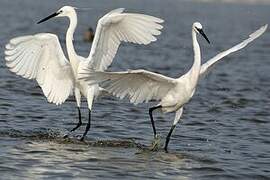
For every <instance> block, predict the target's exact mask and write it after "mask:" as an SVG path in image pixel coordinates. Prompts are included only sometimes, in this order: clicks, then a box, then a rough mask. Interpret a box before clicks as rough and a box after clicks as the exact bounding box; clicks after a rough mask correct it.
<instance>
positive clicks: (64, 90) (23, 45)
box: [5, 33, 74, 105]
mask: <svg viewBox="0 0 270 180" xmlns="http://www.w3.org/2000/svg"><path fill="white" fill-rule="evenodd" d="M5 60H6V65H7V66H8V67H9V69H10V71H12V72H14V73H16V74H17V75H20V76H22V77H24V78H27V79H36V80H37V82H38V84H39V85H40V87H41V88H42V90H43V93H44V95H45V96H46V97H47V99H48V101H49V102H52V103H55V104H57V105H58V104H61V103H63V102H64V101H65V100H66V99H67V98H68V96H69V95H70V93H71V92H72V89H73V84H74V77H73V73H72V69H71V66H70V63H69V62H68V60H67V59H66V58H65V55H64V53H63V51H62V48H61V45H60V43H59V40H58V38H57V36H56V35H54V34H49V33H42V34H36V35H29V36H21V37H16V38H14V39H11V40H10V41H9V43H8V44H7V45H6V50H5Z"/></svg>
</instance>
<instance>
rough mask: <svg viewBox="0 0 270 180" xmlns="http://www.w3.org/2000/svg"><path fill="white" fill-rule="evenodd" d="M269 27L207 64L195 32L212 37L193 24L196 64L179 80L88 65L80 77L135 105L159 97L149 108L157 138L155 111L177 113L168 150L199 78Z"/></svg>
mask: <svg viewBox="0 0 270 180" xmlns="http://www.w3.org/2000/svg"><path fill="white" fill-rule="evenodd" d="M266 29H267V25H265V26H263V27H261V28H260V29H259V30H257V31H255V32H254V33H252V34H251V35H250V36H249V38H248V39H246V40H244V41H243V42H241V43H239V44H237V45H235V46H234V47H232V48H230V49H228V50H226V51H223V52H221V53H219V54H218V55H216V56H215V57H213V58H212V59H210V60H208V61H207V62H206V63H205V64H203V65H201V52H200V47H199V44H198V42H197V37H196V33H200V34H202V35H203V36H204V37H205V38H206V40H207V41H208V42H209V40H208V39H207V37H206V35H205V34H204V33H203V31H202V26H201V24H200V23H194V24H193V26H192V39H193V48H194V63H193V66H192V68H191V69H190V70H189V71H188V72H187V73H186V74H184V75H183V76H181V77H179V78H176V79H174V78H170V77H167V76H164V75H161V74H158V73H153V72H149V71H146V70H129V71H124V72H101V71H97V72H95V71H93V70H91V69H89V68H85V69H84V70H83V71H81V73H80V75H79V78H80V79H83V80H85V81H87V82H88V84H89V85H94V84H100V85H101V86H102V87H104V88H105V89H106V90H107V91H108V92H109V93H111V94H113V95H115V96H116V97H119V98H120V99H122V98H124V97H127V98H128V99H129V100H130V102H131V103H134V104H138V103H142V102H148V101H149V100H160V103H159V104H158V105H157V106H155V107H152V108H150V109H149V114H150V119H151V122H152V126H153V131H154V136H155V137H156V130H155V126H154V121H153V118H152V111H153V110H154V109H157V108H161V110H162V111H163V112H176V114H175V119H174V122H173V125H172V128H171V130H170V132H169V134H168V136H167V138H166V144H165V150H166V151H167V146H168V143H169V140H170V136H171V133H172V131H173V129H174V127H175V125H176V124H177V123H178V121H179V120H180V117H181V115H182V112H183V106H184V104H186V103H187V102H188V101H189V100H190V99H191V98H192V96H193V94H194V92H195V89H196V86H197V83H198V79H199V77H201V76H203V75H204V74H205V73H206V72H208V71H209V69H210V68H211V67H213V65H215V64H216V63H217V62H218V61H219V60H221V59H222V58H223V57H225V56H227V55H229V54H230V53H232V52H235V51H238V50H240V49H242V48H244V47H245V46H246V45H247V44H248V43H250V42H252V41H253V40H255V39H256V38H258V37H259V36H261V35H262V34H263V33H264V32H265V31H266Z"/></svg>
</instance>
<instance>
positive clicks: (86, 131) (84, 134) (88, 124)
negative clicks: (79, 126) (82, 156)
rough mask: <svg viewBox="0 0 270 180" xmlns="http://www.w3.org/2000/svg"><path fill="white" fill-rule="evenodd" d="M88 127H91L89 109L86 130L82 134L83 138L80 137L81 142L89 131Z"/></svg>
mask: <svg viewBox="0 0 270 180" xmlns="http://www.w3.org/2000/svg"><path fill="white" fill-rule="evenodd" d="M90 126H91V110H90V109H89V117H88V123H87V125H86V128H85V131H84V133H83V136H82V137H81V139H80V140H81V141H83V140H84V137H85V136H86V134H87V133H88V131H89V129H90Z"/></svg>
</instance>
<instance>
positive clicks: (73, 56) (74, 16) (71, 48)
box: [66, 11, 78, 67]
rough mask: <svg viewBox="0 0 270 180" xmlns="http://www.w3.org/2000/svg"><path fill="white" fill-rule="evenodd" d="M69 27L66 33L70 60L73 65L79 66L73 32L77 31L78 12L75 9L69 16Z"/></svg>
mask: <svg viewBox="0 0 270 180" xmlns="http://www.w3.org/2000/svg"><path fill="white" fill-rule="evenodd" d="M68 18H69V27H68V30H67V33H66V47H67V53H68V57H69V60H70V63H71V65H72V66H73V67H74V66H77V63H78V62H77V58H76V52H75V49H74V45H73V34H74V32H75V29H76V27H77V14H76V12H75V11H74V13H71V14H70V15H69V16H68Z"/></svg>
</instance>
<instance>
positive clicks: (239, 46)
mask: <svg viewBox="0 0 270 180" xmlns="http://www.w3.org/2000/svg"><path fill="white" fill-rule="evenodd" d="M266 29H267V24H266V25H264V26H262V27H261V28H260V29H258V30H257V31H255V32H253V33H252V34H250V35H249V38H248V39H246V40H244V41H242V42H241V43H239V44H237V45H235V46H233V47H232V48H230V49H228V50H226V51H223V52H221V53H219V54H218V55H216V56H215V57H213V58H211V59H210V60H208V61H207V62H206V63H204V64H203V65H202V66H201V71H200V76H203V75H204V74H206V73H207V72H208V71H209V70H210V69H211V67H213V66H214V65H215V64H216V63H217V62H219V60H221V59H222V58H223V57H225V56H227V55H229V54H231V53H233V52H236V51H238V50H240V49H242V48H244V47H246V45H248V44H249V43H250V42H252V41H254V40H255V39H257V38H258V37H260V36H261V35H262V34H263V33H264V32H265V31H266Z"/></svg>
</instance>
